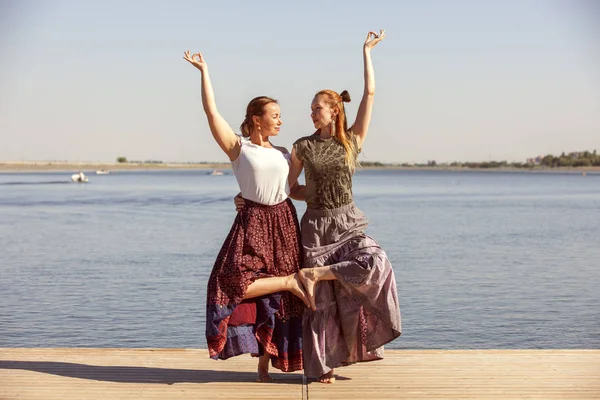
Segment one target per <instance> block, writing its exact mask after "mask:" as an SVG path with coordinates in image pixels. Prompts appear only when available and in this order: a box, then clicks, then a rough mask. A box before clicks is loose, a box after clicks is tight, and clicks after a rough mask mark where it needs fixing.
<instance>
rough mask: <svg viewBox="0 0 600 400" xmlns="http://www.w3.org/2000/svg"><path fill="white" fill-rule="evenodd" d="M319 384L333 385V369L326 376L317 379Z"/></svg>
mask: <svg viewBox="0 0 600 400" xmlns="http://www.w3.org/2000/svg"><path fill="white" fill-rule="evenodd" d="M319 382H321V383H329V384H331V383H335V375H333V369H332V370H331V371H329V372H328V373H326V374H323V375H321V376H320V377H319Z"/></svg>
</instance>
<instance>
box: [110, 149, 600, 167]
mask: <svg viewBox="0 0 600 400" xmlns="http://www.w3.org/2000/svg"><path fill="white" fill-rule="evenodd" d="M117 162H118V163H120V164H122V163H134V164H162V163H163V161H161V160H145V161H133V160H132V161H128V160H127V158H126V157H123V156H121V157H117ZM182 164H215V162H208V161H195V162H185V163H182ZM217 164H218V163H217ZM360 165H362V166H363V167H407V168H410V167H419V168H421V167H450V168H483V169H486V168H529V169H532V168H536V167H538V168H539V167H546V168H558V167H574V168H577V167H600V155H598V154H597V152H596V150H594V151H592V152H590V151H576V152H571V153H569V154H565V153H564V152H563V153H562V154H561V155H559V156H555V155H552V154H547V155H545V156H538V157H535V158H530V159H528V160H527V161H526V162H517V161H515V162H508V161H480V162H472V161H466V162H462V161H454V162H451V163H439V164H438V163H437V162H436V161H435V160H430V161H427V163H395V164H389V163H382V162H379V161H361V162H360Z"/></svg>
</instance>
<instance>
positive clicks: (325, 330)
mask: <svg viewBox="0 0 600 400" xmlns="http://www.w3.org/2000/svg"><path fill="white" fill-rule="evenodd" d="M367 224H368V222H367V219H366V217H365V215H364V214H363V213H362V212H361V211H360V210H359V209H358V208H357V207H356V206H355V205H354V203H351V204H348V205H346V206H342V207H340V208H336V209H333V210H316V209H310V208H309V209H307V210H306V213H305V214H304V216H303V217H302V222H301V228H302V229H301V231H302V245H303V247H304V267H313V266H319V265H328V266H331V267H332V271H333V273H334V274H335V276H336V278H337V280H333V281H321V282H319V283H318V284H317V286H316V292H315V296H316V303H317V310H316V311H314V312H313V311H307V312H306V313H305V315H304V320H303V351H304V373H305V374H306V375H307V376H310V377H318V376H320V375H322V374H325V373H327V372H329V371H330V370H331V369H332V368H336V367H339V366H342V365H348V364H352V363H356V362H362V361H373V360H379V359H381V358H383V345H384V344H386V343H388V342H390V341H392V340H394V339H395V338H397V337H398V336H400V334H401V323H400V306H399V303H398V292H397V289H396V280H395V277H394V271H393V270H392V265H391V264H390V262H389V260H388V258H387V255H386V253H385V251H384V250H383V249H382V248H381V247H379V245H378V244H377V242H376V241H375V240H374V239H373V238H371V237H370V236H368V235H366V234H365V233H364V229H365V228H366V227H367Z"/></svg>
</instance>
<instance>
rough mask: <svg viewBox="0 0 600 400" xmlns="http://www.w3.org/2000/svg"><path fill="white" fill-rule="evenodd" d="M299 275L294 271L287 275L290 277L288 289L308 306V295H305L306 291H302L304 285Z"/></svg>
mask: <svg viewBox="0 0 600 400" xmlns="http://www.w3.org/2000/svg"><path fill="white" fill-rule="evenodd" d="M299 275H300V274H299V273H295V274H294V275H290V276H289V278H290V279H289V281H288V290H289V291H290V292H292V294H294V295H295V296H296V297H299V298H300V299H301V300H302V301H303V302H304V304H305V305H306V307H310V302H309V301H308V297H307V296H306V292H305V291H304V286H303V285H302V281H301V280H300V276H299Z"/></svg>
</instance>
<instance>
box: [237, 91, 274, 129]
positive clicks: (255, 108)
mask: <svg viewBox="0 0 600 400" xmlns="http://www.w3.org/2000/svg"><path fill="white" fill-rule="evenodd" d="M270 103H276V104H279V102H278V101H277V100H275V99H272V98H271V97H267V96H258V97H255V98H253V99H252V100H250V103H248V106H247V107H246V117H245V118H244V122H242V124H241V125H240V131H241V132H242V135H243V136H244V137H250V135H251V134H252V132H254V122H253V121H252V117H254V116H259V117H260V116H261V115H263V114H264V113H265V106H266V105H267V104H270Z"/></svg>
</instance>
